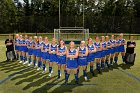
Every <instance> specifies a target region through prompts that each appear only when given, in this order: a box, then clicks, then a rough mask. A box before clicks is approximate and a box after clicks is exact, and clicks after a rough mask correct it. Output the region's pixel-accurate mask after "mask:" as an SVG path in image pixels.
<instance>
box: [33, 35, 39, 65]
mask: <svg viewBox="0 0 140 93" xmlns="http://www.w3.org/2000/svg"><path fill="white" fill-rule="evenodd" d="M37 43H38V40H37V36H34V41H33V47H32V53H33V65H34V67H36V66H37V64H36V46H37Z"/></svg>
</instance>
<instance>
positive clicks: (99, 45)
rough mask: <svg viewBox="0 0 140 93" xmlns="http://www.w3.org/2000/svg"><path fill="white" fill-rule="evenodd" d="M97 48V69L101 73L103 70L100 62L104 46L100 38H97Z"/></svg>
mask: <svg viewBox="0 0 140 93" xmlns="http://www.w3.org/2000/svg"><path fill="white" fill-rule="evenodd" d="M94 45H95V47H96V53H95V58H96V69H97V70H98V72H99V73H101V70H100V69H101V68H100V61H101V51H102V44H101V43H100V40H99V37H98V36H96V37H95V43H94Z"/></svg>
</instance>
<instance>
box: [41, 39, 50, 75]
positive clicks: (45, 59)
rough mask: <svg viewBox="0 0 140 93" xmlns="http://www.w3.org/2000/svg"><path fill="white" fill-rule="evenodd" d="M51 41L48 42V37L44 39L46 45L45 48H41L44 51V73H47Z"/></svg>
mask: <svg viewBox="0 0 140 93" xmlns="http://www.w3.org/2000/svg"><path fill="white" fill-rule="evenodd" d="M49 46H50V44H49V41H48V37H45V38H44V43H43V46H42V48H41V51H42V62H43V72H42V73H44V72H46V70H47V69H46V62H47V61H49Z"/></svg>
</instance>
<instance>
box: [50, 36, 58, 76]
mask: <svg viewBox="0 0 140 93" xmlns="http://www.w3.org/2000/svg"><path fill="white" fill-rule="evenodd" d="M56 52H57V44H56V39H55V38H53V39H52V43H51V44H50V48H49V54H50V63H49V77H51V73H52V72H53V71H52V66H53V63H54V62H57V55H56Z"/></svg>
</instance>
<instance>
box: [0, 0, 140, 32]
mask: <svg viewBox="0 0 140 93" xmlns="http://www.w3.org/2000/svg"><path fill="white" fill-rule="evenodd" d="M83 2H84V3H83ZM60 3H61V4H60V10H61V23H60V25H61V26H67V27H80V26H83V10H84V14H85V16H84V27H85V28H89V30H90V32H91V33H98V32H99V33H120V32H123V33H140V32H139V30H140V26H139V24H140V0H84V1H83V0H60ZM54 28H59V0H23V2H21V0H1V1H0V33H19V32H26V33H31V32H38V33H39V32H40V33H41V32H43V33H44V32H53V29H54Z"/></svg>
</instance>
